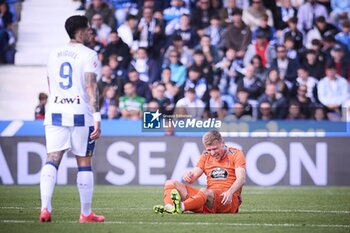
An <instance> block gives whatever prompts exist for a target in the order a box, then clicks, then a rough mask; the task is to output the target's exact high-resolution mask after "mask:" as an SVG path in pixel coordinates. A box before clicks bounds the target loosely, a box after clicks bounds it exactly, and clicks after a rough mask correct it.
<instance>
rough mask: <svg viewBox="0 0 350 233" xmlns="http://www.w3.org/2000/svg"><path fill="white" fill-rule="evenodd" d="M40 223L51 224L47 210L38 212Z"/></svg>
mask: <svg viewBox="0 0 350 233" xmlns="http://www.w3.org/2000/svg"><path fill="white" fill-rule="evenodd" d="M40 222H51V213H50V212H49V210H48V209H47V208H44V209H43V210H42V211H41V212H40Z"/></svg>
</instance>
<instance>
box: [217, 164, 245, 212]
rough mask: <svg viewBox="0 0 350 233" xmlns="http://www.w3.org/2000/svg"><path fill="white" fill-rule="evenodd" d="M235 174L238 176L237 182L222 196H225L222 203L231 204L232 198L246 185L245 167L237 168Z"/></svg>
mask: <svg viewBox="0 0 350 233" xmlns="http://www.w3.org/2000/svg"><path fill="white" fill-rule="evenodd" d="M235 174H236V180H235V182H233V184H232V186H231V187H230V188H229V189H228V190H227V191H226V192H223V193H222V194H221V196H223V198H222V201H221V203H222V204H224V205H226V204H228V203H231V201H232V196H233V194H234V193H235V192H237V191H238V190H239V189H240V188H242V186H243V185H244V184H245V181H246V171H245V168H243V167H237V168H235Z"/></svg>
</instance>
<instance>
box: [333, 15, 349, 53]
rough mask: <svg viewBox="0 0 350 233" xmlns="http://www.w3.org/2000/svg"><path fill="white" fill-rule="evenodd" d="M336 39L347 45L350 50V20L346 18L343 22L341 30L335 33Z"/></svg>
mask: <svg viewBox="0 0 350 233" xmlns="http://www.w3.org/2000/svg"><path fill="white" fill-rule="evenodd" d="M335 39H336V40H337V41H338V42H340V43H342V44H343V45H344V46H346V48H347V51H348V52H350V21H349V20H345V21H344V22H343V23H342V24H341V32H339V33H338V34H336V35H335Z"/></svg>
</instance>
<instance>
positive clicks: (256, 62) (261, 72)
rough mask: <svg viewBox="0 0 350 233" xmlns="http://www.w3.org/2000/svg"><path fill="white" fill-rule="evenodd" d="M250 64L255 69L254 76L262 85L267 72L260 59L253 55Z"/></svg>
mask: <svg viewBox="0 0 350 233" xmlns="http://www.w3.org/2000/svg"><path fill="white" fill-rule="evenodd" d="M250 64H252V65H253V66H254V68H255V76H256V77H257V78H258V79H259V80H260V81H261V82H263V83H265V80H266V78H267V74H268V70H267V68H266V67H265V66H264V64H263V63H262V59H261V57H260V56H259V55H257V54H256V55H254V56H253V57H252V59H251V60H250Z"/></svg>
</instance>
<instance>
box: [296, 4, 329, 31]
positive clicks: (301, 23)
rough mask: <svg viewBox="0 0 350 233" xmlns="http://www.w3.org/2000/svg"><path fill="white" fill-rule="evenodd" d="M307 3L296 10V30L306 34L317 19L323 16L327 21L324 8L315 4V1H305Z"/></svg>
mask: <svg viewBox="0 0 350 233" xmlns="http://www.w3.org/2000/svg"><path fill="white" fill-rule="evenodd" d="M306 1H307V2H306V3H305V4H303V5H302V6H300V8H299V9H298V16H297V17H298V29H299V30H300V31H301V32H303V33H304V34H306V33H307V32H308V31H310V30H311V29H312V26H313V24H314V21H315V19H316V18H317V17H319V16H323V17H324V18H325V19H328V13H327V9H326V7H324V6H323V5H321V4H319V3H317V1H316V0H306Z"/></svg>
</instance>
